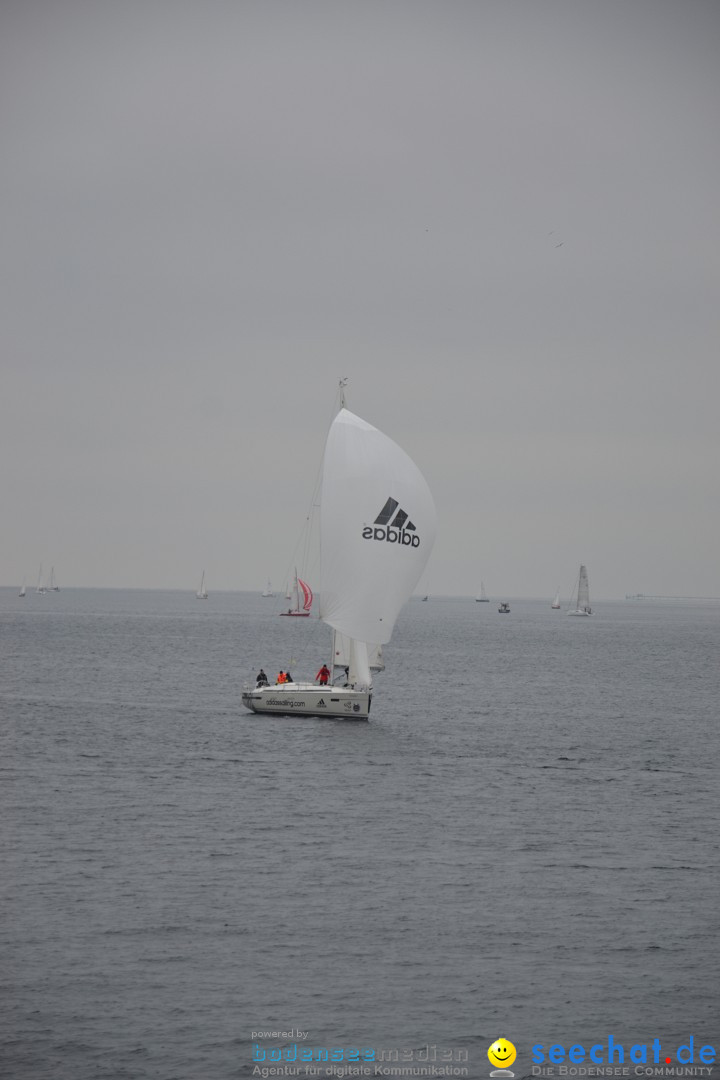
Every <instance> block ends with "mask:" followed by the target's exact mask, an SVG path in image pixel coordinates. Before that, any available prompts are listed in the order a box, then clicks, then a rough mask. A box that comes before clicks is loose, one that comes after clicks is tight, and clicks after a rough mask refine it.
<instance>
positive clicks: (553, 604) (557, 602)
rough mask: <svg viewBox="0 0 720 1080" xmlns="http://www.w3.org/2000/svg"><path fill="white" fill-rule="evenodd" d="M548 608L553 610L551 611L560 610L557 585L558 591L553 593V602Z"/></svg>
mask: <svg viewBox="0 0 720 1080" xmlns="http://www.w3.org/2000/svg"><path fill="white" fill-rule="evenodd" d="M550 607H551V608H552V609H553V611H559V610H560V586H559V585H558V591H557V592H556V593H555V599H554V600H553V602H552V604H551V605H550Z"/></svg>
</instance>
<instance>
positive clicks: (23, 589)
mask: <svg viewBox="0 0 720 1080" xmlns="http://www.w3.org/2000/svg"><path fill="white" fill-rule="evenodd" d="M18 596H22V597H24V596H25V578H23V583H22V585H21V586H20V592H19V593H18Z"/></svg>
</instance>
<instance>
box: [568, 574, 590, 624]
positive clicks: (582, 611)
mask: <svg viewBox="0 0 720 1080" xmlns="http://www.w3.org/2000/svg"><path fill="white" fill-rule="evenodd" d="M573 596H574V598H575V607H574V609H571V610H570V611H568V615H592V608H591V607H590V584H589V582H588V572H587V567H586V566H581V567H580V575H579V577H578V583H577V588H576V590H575V591H574V592H573Z"/></svg>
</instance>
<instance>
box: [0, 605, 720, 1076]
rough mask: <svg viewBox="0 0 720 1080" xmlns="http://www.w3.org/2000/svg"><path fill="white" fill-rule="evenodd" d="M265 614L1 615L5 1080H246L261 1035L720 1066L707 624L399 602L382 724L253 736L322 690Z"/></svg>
mask: <svg viewBox="0 0 720 1080" xmlns="http://www.w3.org/2000/svg"><path fill="white" fill-rule="evenodd" d="M275 612H276V609H275V607H274V602H273V601H267V600H263V599H261V598H260V597H259V596H255V595H250V594H229V593H228V594H214V595H213V594H211V596H210V599H209V600H208V601H207V602H199V601H197V600H196V599H195V597H194V595H193V594H192V593H179V592H178V593H172V592H142V591H137V592H135V591H109V590H108V591H103V590H64V591H62V592H61V593H59V594H55V595H47V596H36V595H35V594H28V596H27V597H26V599H25V600H19V599H18V598H17V596H16V591H15V590H9V589H5V590H0V634H1V638H0V665H1V666H0V710H1V711H2V724H1V725H0V739H1V740H2V745H1V747H0V775H1V779H2V784H1V786H0V792H1V796H0V797H1V798H2V817H3V837H4V856H3V867H4V870H3V880H2V930H1V935H2V967H1V969H0V981H1V986H2V994H3V999H4V1008H3V1014H2V1015H3V1018H2V1030H1V1032H0V1039H1V1047H2V1049H1V1054H2V1065H1V1066H0V1074H2V1075H3V1076H4V1077H5V1076H6V1077H8V1078H12V1080H44V1078H48V1080H90V1078H92V1080H96V1078H106V1077H107V1078H110V1077H112V1078H113V1080H124V1078H133V1080H135V1078H137V1080H145V1078H151V1077H152V1078H155V1080H170V1078H182V1080H225V1078H233V1077H245V1076H250V1075H252V1064H253V1063H252V1046H253V1042H254V1041H255V1040H254V1039H253V1037H252V1032H253V1031H255V1030H261V1029H273V1028H280V1029H282V1030H290V1029H293V1028H294V1029H298V1028H300V1029H302V1030H306V1031H309V1032H310V1034H309V1036H308V1043H310V1044H312V1045H314V1046H337V1047H351V1046H358V1045H360V1046H364V1047H390V1048H393V1047H410V1048H421V1047H424V1046H426V1045H437V1046H439V1047H444V1048H458V1049H463V1050H465V1051H467V1053H468V1057H469V1062H468V1063H467V1068H468V1071H467V1073H466V1075H469V1076H471V1077H486V1076H487V1075H488V1071H489V1065H488V1061H487V1056H486V1051H487V1047H488V1045H489V1043H490V1042H492V1041H493V1040H494V1039H496V1038H497V1037H498V1036H500V1035H502V1036H504V1037H506V1038H508V1039H511V1040H512V1041H513V1042H514V1043H515V1045H516V1046H517V1049H518V1059H517V1062H516V1064H515V1072H516V1074H517V1075H518V1076H522V1075H523V1074H527V1073H529V1071H530V1063H531V1059H530V1047H531V1046H532V1045H534V1044H536V1043H542V1044H544V1045H545V1046H546V1047H547V1046H548V1045H549V1044H551V1043H555V1042H560V1043H562V1044H564V1045H565V1046H570V1045H572V1044H573V1043H583V1042H584V1043H585V1045H586V1046H589V1045H590V1044H591V1043H599V1042H603V1041H605V1042H606V1041H607V1038H608V1036H610V1035H612V1037H613V1038H614V1039H615V1041H616V1042H617V1041H623V1040H625V1045H626V1046H629V1045H630V1044H633V1043H648V1044H649V1043H650V1042H651V1041H652V1039H654V1038H656V1037H658V1038H660V1039H661V1040H662V1045H663V1052H664V1051H665V1048H666V1047H667V1048H668V1050H669V1052H670V1054H671V1055H672V1058H673V1061H674V1060H675V1049H676V1048H677V1046H678V1045H679V1044H680V1043H681V1042H683V1041H685V1042H686V1041H687V1039H688V1037H689V1036H690V1035H693V1036H694V1038H695V1042H696V1044H697V1045H699V1044H701V1043H708V1042H709V1043H714V1045H715V1046H716V1047H717V1046H718V1044H720V1024H718V1009H717V1003H718V985H720V977H719V975H718V964H717V960H718V928H719V927H718V922H719V919H718V909H719V905H718V892H717V880H718V878H717V867H718V844H719V837H720V809H719V806H718V785H717V764H718V742H719V736H718V700H719V699H720V695H719V694H718V658H719V657H720V605H718V604H701V603H651V602H644V603H631V602H615V603H597V604H596V614H595V616H594V617H593V618H592V619H568V618H567V617H566V616H565V614H564V612H563V613H556V612H553V611H551V610H550V603H549V600H547V601H542V602H539V601H523V600H516V601H513V602H512V613H511V615H510V616H499V615H498V613H497V605H496V604H494V603H490V604H482V605H481V604H477V603H474V602H473V601H471V600H467V601H460V600H453V601H451V600H435V599H431V600H430V601H429V602H428V603H421V602H419V601H413V602H411V603H410V604H409V605H408V606H407V607H406V608H405V610H404V612H403V614H402V615H401V618H400V620H399V622H398V624H397V627H396V631H395V634H394V637H393V641H392V642H391V644H390V645H389V646H387V648H386V662H387V669H386V671H385V672H384V673H382V674H381V675H379V676H378V677H377V680H376V691H375V698H374V701H373V711H372V716H371V719H370V722H369V723H352V722H343V721H328V720H301V719H298V718H295V719H283V718H278V719H267V718H259V717H256V716H253V715H251V714H248V713H245V712H244V711H243V709H242V706H241V705H240V700H239V699H240V690H241V686H242V683H243V681H244V678H245V676H246V675H248V674H250V673H252V672H253V671H254V670H256V669H257V668H258V666H259V665H261V664H262V665H263V666H264V667H265V669H266V670H267V672H268V674H269V675H272V676H274V675H275V673H276V672H277V670H278V669H279V668H281V667H283V668H285V667H287V665H288V664H290V665H291V670H292V671H293V674H294V675H296V676H298V677H299V676H301V675H302V674H310V675H313V676H314V674H315V672H316V670H317V668H318V667H319V666H320V663H321V662H322V661H323V660H325V659H326V658H327V643H328V631H327V630H326V628H325V627H323V625H322V624H320V623H319V622H316V621H315V620H288V619H280V618H277V615H276V613H275ZM282 1041H283V1040H278V1039H274V1040H273V1039H271V1040H269V1041H266V1043H263V1042H262V1040H260V1044H261V1045H266V1046H268V1047H269V1046H270V1045H275V1044H277V1043H279V1042H282ZM285 1041H287V1040H285ZM696 1060H697V1059H696Z"/></svg>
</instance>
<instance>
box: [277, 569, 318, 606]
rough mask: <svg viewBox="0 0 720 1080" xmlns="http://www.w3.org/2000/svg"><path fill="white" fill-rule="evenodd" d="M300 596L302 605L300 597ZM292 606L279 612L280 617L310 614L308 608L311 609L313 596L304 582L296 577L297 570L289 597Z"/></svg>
mask: <svg viewBox="0 0 720 1080" xmlns="http://www.w3.org/2000/svg"><path fill="white" fill-rule="evenodd" d="M301 595H302V604H301V601H300V596H301ZM290 599H291V602H292V606H291V607H289V608H288V609H287V611H281V612H280V614H281V615H299V616H300V617H302V616H308V615H309V614H310V608H311V607H312V602H313V594H312V589H311V588H310V586H309V585H308V583H307V582H306V581H303V580H302V578H299V577H298V576H297V570H296V571H295V584H294V585H293V589H292V595H291V598H290Z"/></svg>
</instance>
